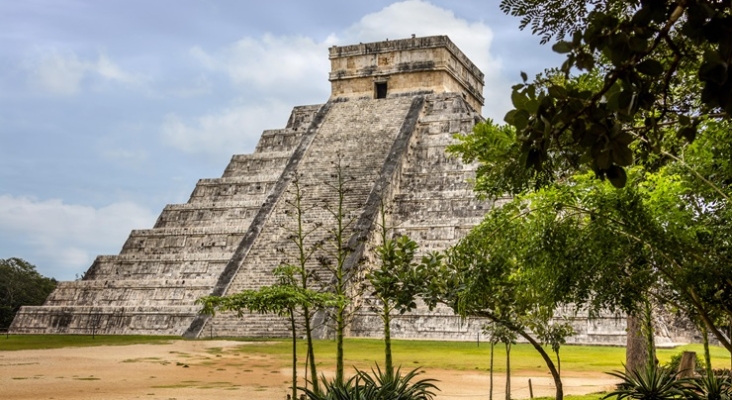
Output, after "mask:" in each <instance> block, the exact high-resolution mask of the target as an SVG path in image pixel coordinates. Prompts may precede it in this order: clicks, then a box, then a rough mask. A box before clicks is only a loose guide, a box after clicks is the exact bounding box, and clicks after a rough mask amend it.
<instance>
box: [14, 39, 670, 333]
mask: <svg viewBox="0 0 732 400" xmlns="http://www.w3.org/2000/svg"><path fill="white" fill-rule="evenodd" d="M330 60H331V66H332V71H331V73H330V81H331V84H332V92H331V97H330V99H329V100H328V102H327V103H325V104H321V105H309V106H300V107H295V108H294V109H293V111H292V113H291V116H290V119H289V121H288V122H287V125H286V127H285V128H284V129H274V130H267V131H265V132H264V133H263V134H262V136H261V138H260V140H259V143H258V144H257V146H256V149H255V151H254V153H252V154H244V155H235V156H233V157H232V159H231V161H230V162H229V164H228V166H227V167H226V169H225V170H224V172H223V174H222V176H221V177H220V178H215V179H201V180H200V181H199V182H198V183H197V184H196V186H195V188H194V189H193V192H192V194H191V197H190V199H189V201H188V202H187V203H186V204H174V205H168V206H166V207H165V208H164V209H163V211H162V213H161V214H160V217H159V218H158V220H157V222H156V223H155V226H154V227H153V228H152V229H141V230H134V231H132V232H131V234H130V236H129V238H128V239H127V241H126V242H125V243H124V245H123V247H122V250H121V252H120V254H119V255H114V256H99V257H97V259H96V260H95V261H94V263H93V264H92V266H91V267H90V268H89V270H88V271H87V273H86V274H85V276H84V278H83V280H81V281H76V282H62V283H61V284H59V286H58V287H57V289H56V290H55V291H54V292H53V293H52V294H51V295H50V296H49V298H48V299H47V301H46V303H45V305H43V306H41V307H23V308H22V310H21V311H20V313H19V314H18V316H17V317H16V319H15V321H14V322H13V325H12V326H11V331H12V332H14V333H92V332H96V333H98V334H161V335H185V336H188V337H200V336H249V337H282V336H288V335H289V331H288V325H287V324H286V323H284V321H283V320H282V319H281V318H278V317H275V316H269V315H244V316H243V317H237V316H234V315H231V314H217V315H216V316H215V317H213V318H211V317H206V316H201V315H198V313H197V312H198V307H197V306H196V305H195V304H194V302H195V300H196V299H197V298H199V297H202V296H205V295H210V294H214V295H223V294H232V293H237V292H239V291H241V290H245V289H256V288H259V287H261V286H263V285H270V284H272V283H274V277H273V276H272V273H271V272H272V270H273V269H274V268H275V267H277V266H278V265H280V264H282V263H294V262H295V249H294V247H293V246H294V245H293V242H292V240H291V235H292V233H293V231H294V229H295V226H294V224H295V220H294V219H293V213H294V210H293V208H292V205H291V202H292V199H293V196H294V184H293V182H294V180H295V179H297V180H298V183H299V185H300V187H301V189H302V193H303V204H302V206H303V208H304V209H307V210H309V211H307V213H306V220H307V221H306V224H307V225H308V226H311V227H312V226H315V225H322V226H323V227H325V228H330V227H332V226H333V224H334V219H333V215H332V214H331V213H329V212H328V211H327V210H326V209H325V208H324V206H330V207H331V208H332V207H333V206H334V205H335V203H336V202H337V200H338V192H337V191H336V190H334V189H333V186H336V182H335V180H336V179H337V177H338V174H337V173H336V167H337V166H338V165H340V167H341V168H342V172H343V175H342V176H343V177H344V178H345V179H346V180H347V184H346V187H347V192H345V197H344V206H345V210H346V217H347V218H346V220H347V221H348V224H349V225H348V228H347V229H346V239H347V242H348V246H349V247H350V248H352V249H353V250H354V252H353V253H352V254H350V256H349V258H348V259H347V260H346V267H347V269H348V270H349V271H351V272H353V273H354V274H356V275H359V274H360V275H363V273H364V271H365V270H366V269H368V268H369V267H370V265H373V263H374V262H375V259H376V257H375V249H376V247H377V246H378V245H379V240H380V239H379V238H378V235H376V234H375V224H376V217H377V215H378V212H379V209H380V205H381V202H382V201H383V202H384V203H385V204H386V206H387V208H388V209H389V210H390V211H391V213H390V215H389V219H390V220H389V223H390V224H391V225H392V226H394V227H396V229H395V230H396V233H397V234H406V235H409V236H410V237H412V238H413V239H415V240H416V241H417V242H418V243H419V245H420V254H418V257H419V256H421V254H424V253H426V252H429V251H439V250H444V249H446V248H447V247H449V246H450V245H452V244H454V243H456V242H457V241H458V240H459V239H460V238H462V237H464V236H465V235H466V234H467V233H468V231H469V230H470V229H471V228H472V227H473V226H475V225H476V224H478V223H479V221H480V220H481V218H482V217H483V215H484V214H485V213H486V211H487V210H489V209H490V208H491V207H495V206H499V205H500V203H501V202H503V201H504V200H505V199H499V200H497V201H496V202H488V201H480V200H478V199H476V197H475V194H474V193H473V192H472V188H471V186H470V184H469V183H468V182H469V181H470V179H471V178H473V177H474V173H475V165H466V164H463V163H462V162H461V161H460V160H459V159H457V158H454V157H451V156H449V155H448V154H446V152H445V148H446V146H447V145H449V144H450V143H451V142H452V140H453V138H452V135H453V134H454V133H456V132H460V133H467V132H470V131H471V130H472V128H473V126H474V125H475V123H477V122H478V121H480V120H481V117H480V115H479V114H478V113H477V112H476V110H479V109H480V107H481V106H482V104H483V96H482V90H483V74H482V73H481V72H480V71H479V70H478V69H477V68H476V67H475V65H473V64H472V62H470V60H468V59H467V57H465V55H464V54H463V53H462V52H461V51H460V50H459V49H457V47H456V46H455V45H454V44H453V43H452V42H451V41H450V40H449V39H448V38H447V37H445V36H435V37H426V38H411V39H403V40H395V41H384V42H378V43H366V44H359V45H353V46H342V47H332V48H331V49H330ZM328 238H329V233H328V231H327V230H325V229H320V230H316V232H315V233H314V234H312V235H311V236H309V237H308V238H307V243H306V244H307V245H313V244H315V243H321V242H322V243H325V245H324V246H323V247H322V248H321V249H320V250H319V252H318V253H316V254H314V255H313V257H312V258H311V259H310V260H309V262H308V267H309V268H310V269H311V270H313V271H316V273H317V275H318V276H319V278H320V281H319V282H320V283H319V284H320V285H322V286H327V284H328V283H329V282H330V280H331V279H332V276H331V275H330V274H329V271H328V270H327V269H326V268H323V267H322V265H321V264H319V263H318V261H316V260H317V258H318V257H328V252H327V249H328ZM354 290H355V288H354ZM363 300H364V299H363V298H360V299H357V301H356V302H355V303H356V304H359V303H360V302H361V301H363ZM355 311H356V314H355V318H354V321H353V323H352V325H351V327H350V334H351V335H353V336H371V337H380V336H381V334H382V323H381V320H380V319H379V317H378V316H376V315H375V314H373V313H371V312H369V311H368V309H367V308H362V309H360V310H355ZM565 311H566V312H565V315H574V313H573V312H571V310H565ZM484 322H485V321H481V320H475V319H468V320H461V319H460V318H459V317H457V316H455V315H453V313H452V312H451V311H450V310H448V309H445V308H439V309H437V310H434V311H429V310H427V309H426V307H423V306H422V307H419V308H418V309H417V310H416V311H415V312H413V313H411V314H409V315H404V316H397V317H395V319H394V326H393V327H392V335H393V336H394V337H401V338H432V339H452V340H476V339H478V338H479V332H480V328H481V326H482V325H483V323H484ZM570 322H571V323H572V324H573V326H574V327H575V331H576V332H577V335H576V336H575V337H574V338H573V339H572V341H573V342H575V343H602V344H618V345H622V344H623V343H624V340H625V339H624V336H625V332H624V329H625V320H624V318H618V317H617V316H613V315H609V316H603V318H599V319H595V320H592V321H590V320H589V319H587V318H586V316H583V315H579V316H578V317H575V318H572V319H570ZM318 334H319V335H320V336H321V337H323V336H327V335H328V332H327V330H322V329H321V330H319V331H318ZM677 336H678V335H677Z"/></svg>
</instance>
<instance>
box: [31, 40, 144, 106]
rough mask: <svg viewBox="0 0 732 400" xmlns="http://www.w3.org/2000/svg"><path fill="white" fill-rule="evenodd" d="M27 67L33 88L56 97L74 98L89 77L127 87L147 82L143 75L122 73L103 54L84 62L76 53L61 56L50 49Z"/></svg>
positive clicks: (121, 70)
mask: <svg viewBox="0 0 732 400" xmlns="http://www.w3.org/2000/svg"><path fill="white" fill-rule="evenodd" d="M25 64H26V68H27V69H29V70H30V71H29V76H28V80H29V83H30V85H31V86H32V87H35V88H37V89H40V90H42V91H44V92H48V93H51V94H56V95H64V96H69V95H74V94H76V93H78V92H79V90H81V87H82V84H83V83H84V81H85V80H86V79H90V78H97V79H101V80H102V81H108V82H116V83H120V84H123V85H128V86H137V85H140V84H141V83H143V82H144V81H145V79H144V78H143V77H142V76H141V75H136V74H132V73H130V72H127V71H125V70H123V69H122V68H120V67H119V66H118V65H117V64H115V63H114V62H113V61H112V60H110V59H109V57H107V56H106V55H104V54H99V55H98V57H97V59H96V60H81V59H79V57H78V56H77V55H76V54H75V53H67V54H61V53H59V52H58V51H55V50H51V51H44V52H41V53H40V54H39V55H38V56H37V57H36V58H35V59H33V60H31V61H27V62H26V63H25Z"/></svg>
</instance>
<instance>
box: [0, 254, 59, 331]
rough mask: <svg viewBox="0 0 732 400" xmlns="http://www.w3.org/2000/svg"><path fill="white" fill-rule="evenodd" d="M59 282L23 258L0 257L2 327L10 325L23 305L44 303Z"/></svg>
mask: <svg viewBox="0 0 732 400" xmlns="http://www.w3.org/2000/svg"><path fill="white" fill-rule="evenodd" d="M57 283H58V282H56V280H55V279H53V278H46V277H44V276H43V275H41V274H39V273H38V271H36V267H35V266H34V265H33V264H30V263H29V262H27V261H25V260H23V259H20V258H7V259H0V329H8V328H9V327H10V324H11V323H12V322H13V318H15V314H16V313H17V312H18V310H20V307H21V306H40V305H42V304H43V303H44V302H45V301H46V298H47V297H48V295H49V294H51V292H52V291H53V289H55V288H56V284H57Z"/></svg>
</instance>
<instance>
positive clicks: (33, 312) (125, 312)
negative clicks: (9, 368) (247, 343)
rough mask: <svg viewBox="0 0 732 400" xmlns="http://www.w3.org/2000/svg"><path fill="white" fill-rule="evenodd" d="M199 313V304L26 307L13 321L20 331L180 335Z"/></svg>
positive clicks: (32, 332)
mask: <svg viewBox="0 0 732 400" xmlns="http://www.w3.org/2000/svg"><path fill="white" fill-rule="evenodd" d="M197 314H198V307H195V306H190V305H188V306H142V305H141V306H134V307H104V306H89V307H83V306H80V307H68V306H58V307H56V306H35V307H28V306H25V307H22V308H21V309H20V311H19V312H18V315H17V317H16V318H15V320H14V321H13V324H12V325H11V328H10V329H11V330H12V332H14V333H18V334H49V333H54V334H64V333H65V334H92V333H95V334H98V335H105V334H106V335H173V336H180V335H182V334H183V332H184V331H185V329H186V328H187V327H188V326H189V325H190V323H191V322H192V321H193V319H194V318H195V317H196V315H197Z"/></svg>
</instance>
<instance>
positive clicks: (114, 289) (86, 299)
mask: <svg viewBox="0 0 732 400" xmlns="http://www.w3.org/2000/svg"><path fill="white" fill-rule="evenodd" d="M65 283H66V284H64V285H59V286H58V287H56V289H55V290H54V291H53V292H52V293H51V295H50V296H48V299H46V303H45V305H49V306H53V305H59V306H60V305H65V304H75V305H79V306H95V305H99V306H101V305H106V306H115V305H116V306H124V305H126V306H131V305H137V304H145V305H157V306H164V305H192V304H193V303H194V302H195V301H196V300H197V299H198V298H200V297H203V296H206V295H208V294H210V293H211V290H212V289H213V286H214V285H215V283H216V280H215V279H188V280H172V279H171V280H153V281H144V280H134V281H131V280H124V281H123V280H108V281H106V280H105V281H102V280H86V281H74V282H65Z"/></svg>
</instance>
